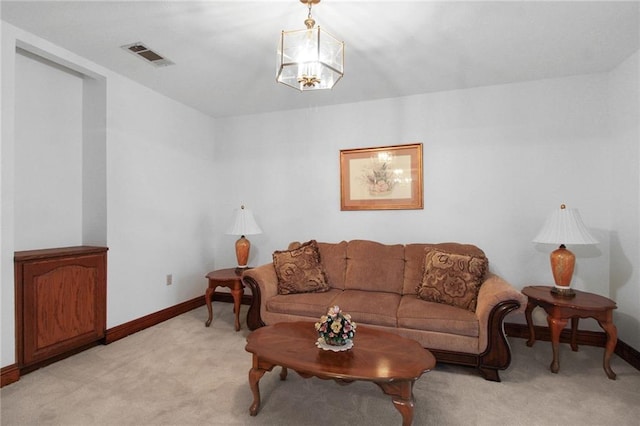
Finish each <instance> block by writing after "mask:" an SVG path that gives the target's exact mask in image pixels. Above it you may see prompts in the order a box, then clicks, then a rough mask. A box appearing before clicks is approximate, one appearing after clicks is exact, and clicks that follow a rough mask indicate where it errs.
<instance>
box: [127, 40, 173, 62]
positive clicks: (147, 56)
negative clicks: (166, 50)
mask: <svg viewBox="0 0 640 426" xmlns="http://www.w3.org/2000/svg"><path fill="white" fill-rule="evenodd" d="M120 47H122V48H123V49H124V50H126V51H127V52H129V53H131V54H132V55H136V56H138V57H140V58H142V59H144V60H145V62H148V63H150V64H153V65H155V66H157V67H166V66H167V65H174V63H173V62H171V61H170V60H168V59H166V58H164V57H162V56H161V55H159V54H158V53H157V52H154V51H153V50H151V49H149V48H148V47H147V46H145V45H144V44H143V43H140V42H137V43H132V44H127V45H124V46H120Z"/></svg>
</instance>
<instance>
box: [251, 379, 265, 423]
mask: <svg viewBox="0 0 640 426" xmlns="http://www.w3.org/2000/svg"><path fill="white" fill-rule="evenodd" d="M264 373H266V370H263V369H260V368H252V369H251V370H249V386H250V387H251V392H252V393H253V404H251V407H249V414H251V415H252V416H255V415H256V414H258V410H259V409H260V387H259V382H260V379H261V378H262V376H264Z"/></svg>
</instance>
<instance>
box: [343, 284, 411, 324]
mask: <svg viewBox="0 0 640 426" xmlns="http://www.w3.org/2000/svg"><path fill="white" fill-rule="evenodd" d="M400 298H401V296H400V295H399V294H395V293H383V292H376V293H372V292H370V291H365V290H344V291H343V292H342V293H340V294H338V295H337V296H336V297H335V298H334V299H333V304H334V305H338V306H340V310H341V311H343V312H346V313H347V314H349V315H351V318H352V319H353V320H354V321H355V322H356V323H359V322H361V323H364V324H373V325H384V326H387V327H396V326H397V318H396V314H397V312H398V305H399V304H400Z"/></svg>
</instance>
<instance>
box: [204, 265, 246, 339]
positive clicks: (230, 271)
mask: <svg viewBox="0 0 640 426" xmlns="http://www.w3.org/2000/svg"><path fill="white" fill-rule="evenodd" d="M244 271H245V270H244V269H238V268H227V269H218V270H216V271H211V272H209V273H208V274H207V279H208V280H209V287H208V288H207V291H206V292H205V294H204V300H205V303H206V304H207V309H208V310H209V319H207V322H205V323H204V325H205V326H206V327H209V326H210V325H211V321H212V320H213V310H212V308H211V298H212V297H213V293H214V292H215V291H216V288H217V287H227V288H229V289H230V290H231V295H232V296H233V312H235V314H236V321H235V327H236V331H238V330H240V302H241V301H242V294H243V293H244V290H243V289H244V284H243V283H242V272H244Z"/></svg>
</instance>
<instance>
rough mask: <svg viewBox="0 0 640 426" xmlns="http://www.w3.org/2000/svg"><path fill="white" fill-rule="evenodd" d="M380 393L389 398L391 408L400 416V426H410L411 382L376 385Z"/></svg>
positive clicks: (411, 415) (411, 417) (411, 412)
mask: <svg viewBox="0 0 640 426" xmlns="http://www.w3.org/2000/svg"><path fill="white" fill-rule="evenodd" d="M376 384H377V385H378V386H380V388H381V389H382V391H383V392H384V393H385V394H387V395H389V396H391V400H392V401H393V406H394V407H396V409H397V410H398V411H399V412H400V414H401V415H402V426H411V423H412V422H413V406H414V402H413V382H412V381H406V380H404V381H398V382H393V383H376Z"/></svg>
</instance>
